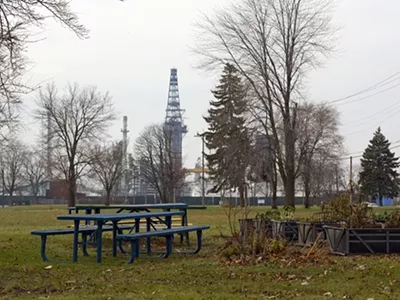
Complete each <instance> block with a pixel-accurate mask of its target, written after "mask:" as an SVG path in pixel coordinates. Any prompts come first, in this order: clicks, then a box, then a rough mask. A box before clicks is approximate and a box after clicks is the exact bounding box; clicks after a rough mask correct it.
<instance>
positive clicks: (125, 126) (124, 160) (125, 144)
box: [121, 116, 129, 202]
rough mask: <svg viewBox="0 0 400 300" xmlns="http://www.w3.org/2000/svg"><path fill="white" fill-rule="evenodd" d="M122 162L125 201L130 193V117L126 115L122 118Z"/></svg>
mask: <svg viewBox="0 0 400 300" xmlns="http://www.w3.org/2000/svg"><path fill="white" fill-rule="evenodd" d="M121 132H122V151H123V153H122V163H123V166H124V174H123V177H122V178H123V179H124V180H123V185H124V187H123V190H124V194H125V202H126V201H127V197H128V193H129V182H128V180H129V179H128V157H127V153H126V152H127V148H128V132H129V130H128V117H127V116H124V117H123V119H122V130H121Z"/></svg>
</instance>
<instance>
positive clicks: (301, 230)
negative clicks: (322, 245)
mask: <svg viewBox="0 0 400 300" xmlns="http://www.w3.org/2000/svg"><path fill="white" fill-rule="evenodd" d="M326 225H331V226H334V224H332V223H327V222H297V226H298V236H299V238H298V241H297V243H298V244H299V245H300V246H311V245H312V244H314V242H315V240H316V239H317V236H318V234H320V233H322V234H321V237H320V240H326V234H325V230H324V227H323V226H326Z"/></svg>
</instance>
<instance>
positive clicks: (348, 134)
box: [345, 109, 400, 136]
mask: <svg viewBox="0 0 400 300" xmlns="http://www.w3.org/2000/svg"><path fill="white" fill-rule="evenodd" d="M399 113H400V109H397V110H396V111H395V112H394V113H392V114H390V115H389V116H388V117H386V118H385V119H384V120H381V121H379V122H378V123H375V124H373V125H370V126H367V127H364V128H363V129H361V130H357V131H353V132H350V133H347V134H345V135H346V136H351V135H354V134H357V133H360V132H363V131H365V130H366V129H370V128H374V127H377V126H380V125H381V124H382V123H384V122H386V121H388V120H390V119H391V118H393V117H395V116H396V115H398V114H399ZM368 123H369V122H368ZM365 124H367V123H365V122H364V124H359V125H357V126H354V127H359V126H362V125H365Z"/></svg>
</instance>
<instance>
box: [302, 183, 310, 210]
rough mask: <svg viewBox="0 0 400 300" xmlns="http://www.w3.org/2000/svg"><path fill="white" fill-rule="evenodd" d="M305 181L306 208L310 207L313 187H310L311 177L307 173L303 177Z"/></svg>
mask: <svg viewBox="0 0 400 300" xmlns="http://www.w3.org/2000/svg"><path fill="white" fill-rule="evenodd" d="M303 181H304V182H303V183H304V197H305V199H304V207H305V208H310V207H311V203H310V195H311V189H310V178H309V176H308V175H305V176H304V178H303Z"/></svg>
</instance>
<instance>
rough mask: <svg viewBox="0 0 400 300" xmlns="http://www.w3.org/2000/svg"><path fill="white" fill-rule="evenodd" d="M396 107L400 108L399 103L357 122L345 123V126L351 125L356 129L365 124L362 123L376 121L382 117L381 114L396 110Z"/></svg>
mask: <svg viewBox="0 0 400 300" xmlns="http://www.w3.org/2000/svg"><path fill="white" fill-rule="evenodd" d="M398 107H400V102H397V103H395V104H393V105H390V106H388V107H386V108H384V109H382V110H380V111H378V112H376V113H373V114H372V115H369V116H365V117H363V118H360V119H358V120H355V121H353V122H348V123H346V124H345V125H350V124H352V125H353V126H355V127H358V126H360V125H364V124H365V122H362V121H364V120H368V123H369V122H370V121H372V120H375V119H377V118H378V117H380V115H382V114H383V113H385V112H386V111H388V112H389V111H391V110H392V109H396V108H398ZM342 126H343V125H342Z"/></svg>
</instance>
